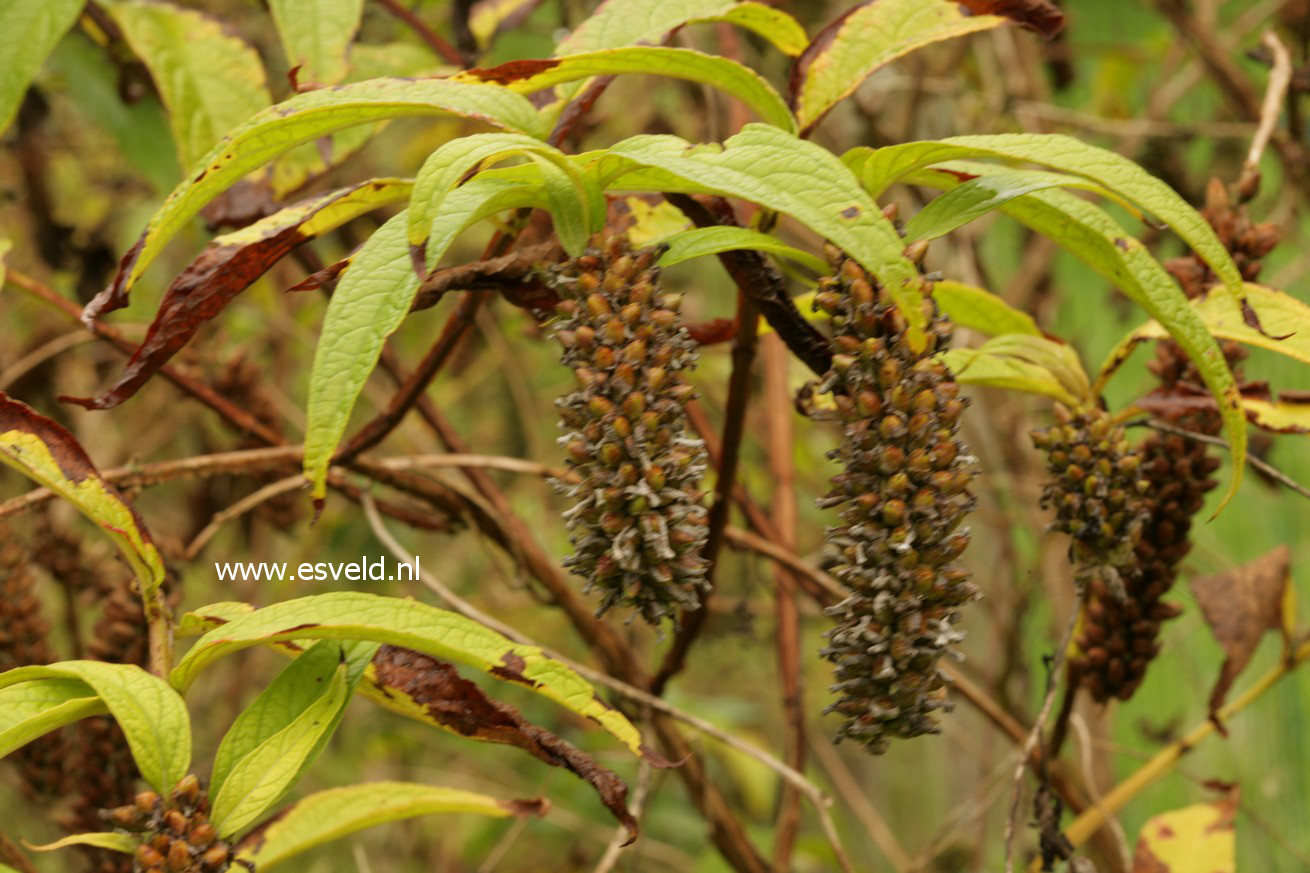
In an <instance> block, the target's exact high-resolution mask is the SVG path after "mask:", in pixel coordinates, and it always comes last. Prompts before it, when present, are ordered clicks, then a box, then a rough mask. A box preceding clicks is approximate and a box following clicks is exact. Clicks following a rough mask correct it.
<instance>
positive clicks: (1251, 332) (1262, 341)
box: [1099, 282, 1310, 382]
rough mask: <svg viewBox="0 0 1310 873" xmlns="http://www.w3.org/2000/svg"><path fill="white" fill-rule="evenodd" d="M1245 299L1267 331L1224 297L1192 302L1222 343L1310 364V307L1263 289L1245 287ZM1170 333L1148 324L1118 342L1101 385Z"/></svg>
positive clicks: (1156, 324) (1103, 367)
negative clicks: (1145, 346)
mask: <svg viewBox="0 0 1310 873" xmlns="http://www.w3.org/2000/svg"><path fill="white" fill-rule="evenodd" d="M1246 299H1247V302H1248V303H1250V304H1251V308H1252V309H1253V310H1255V314H1256V317H1257V318H1258V319H1259V320H1260V324H1261V325H1262V326H1263V327H1264V330H1263V331H1259V330H1255V329H1254V328H1252V327H1251V326H1249V325H1248V324H1247V323H1246V322H1245V320H1244V319H1243V318H1242V317H1241V314H1240V313H1237V312H1234V311H1233V307H1232V304H1231V302H1230V301H1228V300H1227V299H1225V298H1224V296H1223V295H1221V294H1207V295H1206V296H1204V297H1200V298H1197V299H1196V300H1194V301H1192V308H1193V309H1195V310H1196V314H1197V315H1198V316H1200V318H1201V321H1203V322H1205V326H1206V329H1207V330H1209V331H1210V333H1211V334H1213V335H1214V336H1216V337H1218V338H1219V339H1226V340H1233V341H1235V342H1239V343H1245V344H1246V345H1250V346H1255V347H1257V348H1261V349H1268V350H1269V351H1271V352H1277V353H1278V354H1280V355H1286V356H1287V357H1289V358H1292V359H1293V360H1297V361H1300V362H1301V363H1303V364H1310V330H1307V329H1306V326H1307V325H1310V306H1307V305H1306V304H1305V303H1303V302H1301V301H1300V300H1298V299H1296V298H1295V297H1293V296H1292V295H1291V294H1288V293H1287V292H1285V291H1278V290H1276V289H1273V288H1266V287H1264V286H1263V285H1253V284H1251V283H1249V282H1248V283H1247V284H1246ZM1168 335H1169V333H1168V331H1166V330H1165V329H1164V327H1163V325H1161V324H1160V322H1158V321H1148V322H1147V323H1146V324H1144V325H1142V326H1141V327H1139V328H1137V329H1136V330H1134V331H1133V332H1132V333H1130V334H1128V336H1126V337H1124V338H1123V339H1122V340H1120V341H1119V344H1118V345H1116V346H1115V348H1114V351H1112V352H1111V353H1110V354H1109V356H1108V357H1107V358H1106V359H1105V363H1104V364H1102V365H1101V374H1100V377H1099V381H1101V382H1104V381H1106V380H1107V379H1108V378H1109V377H1110V376H1111V375H1112V374H1113V373H1114V372H1115V371H1116V370H1117V369H1118V368H1119V365H1120V364H1122V363H1123V362H1124V360H1126V359H1127V357H1128V355H1129V353H1130V352H1132V350H1133V349H1134V348H1135V347H1136V346H1137V345H1138V344H1139V343H1143V342H1145V341H1147V340H1152V339H1162V338H1164V337H1166V336H1168Z"/></svg>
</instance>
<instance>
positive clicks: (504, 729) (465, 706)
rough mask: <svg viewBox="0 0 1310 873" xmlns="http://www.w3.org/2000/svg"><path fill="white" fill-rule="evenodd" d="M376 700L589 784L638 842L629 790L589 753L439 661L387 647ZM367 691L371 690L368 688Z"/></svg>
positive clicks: (381, 654) (377, 663)
mask: <svg viewBox="0 0 1310 873" xmlns="http://www.w3.org/2000/svg"><path fill="white" fill-rule="evenodd" d="M370 674H371V676H370V678H371V680H372V682H373V687H374V688H376V689H378V690H380V691H381V692H382V694H380V695H370V696H372V697H373V699H374V700H375V701H376V702H378V703H380V704H381V705H382V706H384V707H386V708H387V709H390V710H392V711H393V712H398V713H401V714H402V715H406V716H408V717H409V718H412V719H415V720H416V721H421V722H424V723H425V724H430V725H433V726H434V727H439V728H441V729H443V730H447V731H450V732H452V733H456V734H459V735H460V736H463V737H468V738H470V739H475V740H482V741H484V742H489V743H503V744H505V745H509V746H516V747H518V748H520V749H522V750H523V751H525V752H527V753H528V754H530V755H532V756H533V757H535V758H537V759H539V760H541V761H545V762H546V763H547V764H550V765H551V766H553V767H563V768H564V769H566V770H568V771H570V772H572V773H573V774H574V775H576V776H578V778H580V779H583V780H585V781H586V782H588V783H589V784H590V785H591V786H592V787H593V788H594V789H596V794H597V795H599V796H600V800H601V802H602V803H603V804H605V807H606V808H607V809H608V810H609V811H610V812H611V813H613V815H614V817H615V818H616V819H618V820H619V821H620V822H621V823H622V824H623V826H624V827H625V828H627V830H628V835H629V840H630V841H631V840H634V839H636V838H637V820H636V819H635V818H633V816H632V814H631V813H630V812H628V807H627V796H628V786H627V785H626V784H624V782H623V780H622V779H620V778H619V777H618V776H617V775H615V774H614V773H613V771H611V770H608V769H606V768H605V767H602V766H600V765H599V764H597V763H596V761H595V759H593V758H592V757H591V756H590V755H588V754H587V753H586V752H584V751H582V750H581V749H579V748H577V747H576V746H573V745H572V744H570V743H567V742H565V741H564V740H562V739H560V738H559V737H557V736H555V734H553V733H551V732H550V731H548V730H546V729H545V728H543V727H538V726H537V725H535V724H533V723H531V722H530V721H528V720H527V719H525V718H524V717H523V716H522V715H521V714H520V713H519V711H518V710H517V709H515V708H514V707H512V706H510V705H509V704H507V703H501V702H500V701H497V700H492V699H491V698H490V697H488V696H487V695H486V694H484V693H483V691H482V689H481V688H479V687H478V686H477V685H475V684H473V683H472V682H470V681H469V680H467V679H464V678H462V677H461V676H460V675H459V673H458V672H456V670H455V668H454V667H453V666H452V665H450V664H448V663H446V662H444V661H439V660H437V659H436V658H432V657H429V656H427V655H421V654H419V653H418V652H412V651H409V650H407V649H399V648H396V647H395V646H383V647H382V649H381V650H379V651H378V655H377V658H376V659H375V660H374V662H373V666H372V669H371V670H370ZM364 687H365V688H367V687H368V686H364Z"/></svg>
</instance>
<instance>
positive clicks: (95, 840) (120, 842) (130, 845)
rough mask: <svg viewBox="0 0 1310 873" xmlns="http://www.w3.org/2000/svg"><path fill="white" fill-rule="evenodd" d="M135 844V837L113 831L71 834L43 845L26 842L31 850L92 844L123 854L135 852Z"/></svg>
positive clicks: (49, 849) (42, 850) (136, 842)
mask: <svg viewBox="0 0 1310 873" xmlns="http://www.w3.org/2000/svg"><path fill="white" fill-rule="evenodd" d="M137 845H138V841H137V839H136V838H135V837H132V836H130V835H128V834H113V833H88V834H72V835H71V836H67V837H64V838H63V839H62V840H55V841H54V842H53V843H46V844H45V845H44V846H33V845H32V844H31V843H27V847H28V848H29V849H31V850H32V851H33V852H53V851H55V850H56V849H66V848H68V847H69V846H94V847H95V848H97V849H108V850H109V851H111V852H122V853H123V854H125V855H130V854H132V853H133V852H135V851H136V847H137Z"/></svg>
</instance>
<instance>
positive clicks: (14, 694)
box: [0, 679, 109, 758]
mask: <svg viewBox="0 0 1310 873" xmlns="http://www.w3.org/2000/svg"><path fill="white" fill-rule="evenodd" d="M108 711H109V710H108V709H107V708H106V707H105V704H104V701H102V700H101V699H100V698H99V697H97V696H96V693H95V692H94V691H92V690H91V687H90V686H89V685H87V684H86V683H85V682H81V681H79V680H76V679H36V680H33V681H30V682H22V683H19V684H17V685H12V686H9V687H7V688H3V689H0V758H3V757H5V756H6V755H8V754H9V753H10V752H12V751H14V750H15V749H18V748H21V747H23V746H25V745H27V744H28V743H30V742H32V740H35V739H36V738H37V737H42V736H45V735H46V734H48V733H50V732H51V731H53V730H58V729H59V728H61V727H63V726H64V725H68V724H72V723H73V722H75V721H81V720H82V719H84V718H91V717H92V716H96V715H104V714H105V713H106V712H108Z"/></svg>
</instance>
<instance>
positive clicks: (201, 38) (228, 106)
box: [109, 2, 273, 167]
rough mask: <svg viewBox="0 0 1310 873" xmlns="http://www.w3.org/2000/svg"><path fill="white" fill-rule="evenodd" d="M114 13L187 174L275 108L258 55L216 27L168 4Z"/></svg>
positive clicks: (123, 7)
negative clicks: (232, 133)
mask: <svg viewBox="0 0 1310 873" xmlns="http://www.w3.org/2000/svg"><path fill="white" fill-rule="evenodd" d="M109 11H110V12H111V13H112V14H113V16H114V20H115V21H116V22H117V23H118V26H119V27H120V28H122V31H123V36H124V38H126V40H127V43H128V45H130V46H131V47H132V51H133V52H134V53H135V54H136V56H137V57H139V58H140V59H141V60H142V61H143V62H145V65H146V67H147V68H148V69H149V70H150V77H151V78H152V79H154V81H155V85H156V86H157V87H158V88H159V95H160V97H161V98H162V99H163V101H164V105H165V106H166V107H168V117H169V123H170V125H171V127H172V128H173V139H174V141H175V142H176V143H177V151H178V155H179V157H180V158H181V161H182V165H183V166H184V167H190V166H191V165H192V164H194V163H195V161H196V160H197V159H198V158H199V157H200V156H201V155H203V154H205V152H207V151H209V149H210V148H211V147H212V146H213V145H214V143H216V142H218V139H219V137H221V136H222V135H223V134H224V133H226V132H227V131H229V130H231V129H232V128H234V127H236V126H237V125H238V124H240V123H241V122H243V121H245V120H246V119H248V118H250V116H252V115H254V114H255V113H256V112H259V111H260V110H261V109H264V108H265V107H267V106H268V105H269V104H270V103H272V102H273V98H272V96H271V95H270V94H269V92H268V86H267V84H266V83H265V81H264V66H263V64H262V63H260V60H259V55H258V54H256V53H255V50H254V49H253V48H251V47H250V46H248V45H246V44H245V43H244V42H242V41H241V40H240V39H238V38H237V37H235V36H232V35H231V34H230V33H228V32H227V31H225V30H224V29H223V25H222V24H221V23H220V22H219V21H217V20H215V19H213V18H210V17H209V16H207V15H203V14H201V13H199V12H196V11H194V10H190V9H182V8H179V7H177V6H171V5H166V4H163V3H148V2H132V3H117V4H115V5H113V6H111V7H110V9H109Z"/></svg>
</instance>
